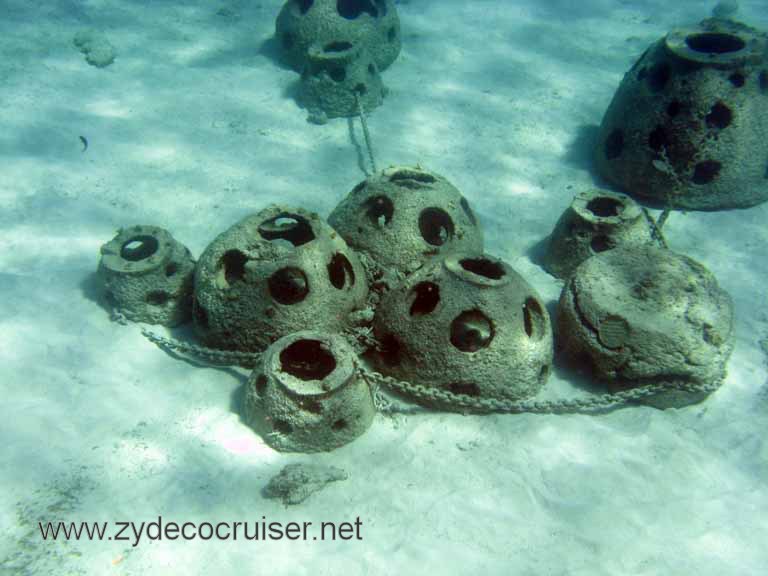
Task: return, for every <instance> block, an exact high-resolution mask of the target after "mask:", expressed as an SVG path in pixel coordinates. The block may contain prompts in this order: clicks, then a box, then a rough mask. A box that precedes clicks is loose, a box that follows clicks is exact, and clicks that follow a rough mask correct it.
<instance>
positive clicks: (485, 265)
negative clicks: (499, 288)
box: [459, 258, 506, 280]
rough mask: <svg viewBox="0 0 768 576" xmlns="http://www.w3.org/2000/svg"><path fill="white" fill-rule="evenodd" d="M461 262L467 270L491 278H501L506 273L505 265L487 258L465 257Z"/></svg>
mask: <svg viewBox="0 0 768 576" xmlns="http://www.w3.org/2000/svg"><path fill="white" fill-rule="evenodd" d="M459 264H461V267H462V268H464V270H466V271H467V272H472V274H477V275H478V276H483V277H484V278H490V279H491V280H499V279H501V278H502V277H503V276H504V275H505V274H506V271H505V270H504V266H502V265H501V264H499V263H498V262H494V261H493V260H488V259H487V258H463V259H462V260H460V261H459Z"/></svg>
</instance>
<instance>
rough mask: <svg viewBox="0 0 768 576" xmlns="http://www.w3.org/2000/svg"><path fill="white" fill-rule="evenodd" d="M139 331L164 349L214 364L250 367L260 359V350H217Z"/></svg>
mask: <svg viewBox="0 0 768 576" xmlns="http://www.w3.org/2000/svg"><path fill="white" fill-rule="evenodd" d="M141 333H142V334H143V335H144V336H145V337H146V338H147V340H149V341H150V342H153V343H155V344H157V345H158V346H160V347H161V348H165V349H166V350H173V351H174V352H181V353H182V354H190V355H192V356H196V357H198V358H202V359H204V360H206V361H208V362H213V363H215V364H223V365H237V366H247V367H252V366H255V365H256V364H258V363H259V360H261V356H262V354H261V352H241V351H239V350H219V349H217V348H207V347H205V346H199V345H197V344H190V343H188V342H182V341H180V340H176V339H173V338H166V337H164V336H159V335H158V334H155V333H154V332H152V331H150V330H147V329H146V328H143V327H142V328H141Z"/></svg>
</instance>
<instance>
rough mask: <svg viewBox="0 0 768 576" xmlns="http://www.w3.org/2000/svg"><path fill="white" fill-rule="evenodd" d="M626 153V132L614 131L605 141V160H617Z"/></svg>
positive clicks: (617, 129)
mask: <svg viewBox="0 0 768 576" xmlns="http://www.w3.org/2000/svg"><path fill="white" fill-rule="evenodd" d="M623 151H624V132H623V131H621V130H620V129H619V128H616V129H615V130H613V131H612V132H611V133H610V134H609V135H608V138H606V139H605V150H604V152H605V158H606V160H615V159H616V158H618V157H619V156H621V153H622V152H623Z"/></svg>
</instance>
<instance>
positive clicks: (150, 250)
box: [120, 234, 160, 262]
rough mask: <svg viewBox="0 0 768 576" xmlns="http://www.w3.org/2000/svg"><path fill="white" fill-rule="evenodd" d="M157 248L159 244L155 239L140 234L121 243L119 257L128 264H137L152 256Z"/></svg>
mask: <svg viewBox="0 0 768 576" xmlns="http://www.w3.org/2000/svg"><path fill="white" fill-rule="evenodd" d="M158 248H160V243H159V242H158V241H157V238H155V237H154V236H149V235H147V234H142V235H140V236H134V237H133V238H131V239H130V240H127V241H126V242H125V243H123V246H122V247H121V248H120V257H121V258H122V259H123V260H128V261H129V262H138V261H139V260H144V259H145V258H149V257H150V256H152V255H153V254H154V253H155V252H157V249H158Z"/></svg>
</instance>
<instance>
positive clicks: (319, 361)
mask: <svg viewBox="0 0 768 576" xmlns="http://www.w3.org/2000/svg"><path fill="white" fill-rule="evenodd" d="M280 367H281V369H282V371H283V372H287V373H288V374H290V375H291V376H294V377H296V378H298V379H300V380H323V379H324V378H325V377H327V376H328V375H329V374H330V373H331V372H333V371H334V370H335V369H336V358H334V357H333V354H331V353H330V352H329V351H328V349H327V348H326V347H325V345H324V344H323V343H322V342H320V341H319V340H308V339H301V340H296V341H295V342H293V343H292V344H290V345H289V346H287V347H286V348H285V349H284V350H283V351H282V352H280Z"/></svg>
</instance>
